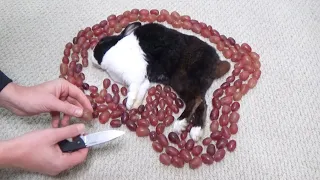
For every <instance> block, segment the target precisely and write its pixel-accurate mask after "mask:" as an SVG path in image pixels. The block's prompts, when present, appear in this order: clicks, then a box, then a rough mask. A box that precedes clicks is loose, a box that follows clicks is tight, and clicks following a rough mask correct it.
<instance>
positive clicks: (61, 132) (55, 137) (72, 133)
mask: <svg viewBox="0 0 320 180" xmlns="http://www.w3.org/2000/svg"><path fill="white" fill-rule="evenodd" d="M84 130H85V127H84V124H73V125H69V126H66V127H60V128H56V129H52V131H51V134H50V137H49V138H51V141H52V142H53V143H58V142H60V141H62V140H64V139H68V138H73V137H76V136H78V135H81V134H83V133H84Z"/></svg>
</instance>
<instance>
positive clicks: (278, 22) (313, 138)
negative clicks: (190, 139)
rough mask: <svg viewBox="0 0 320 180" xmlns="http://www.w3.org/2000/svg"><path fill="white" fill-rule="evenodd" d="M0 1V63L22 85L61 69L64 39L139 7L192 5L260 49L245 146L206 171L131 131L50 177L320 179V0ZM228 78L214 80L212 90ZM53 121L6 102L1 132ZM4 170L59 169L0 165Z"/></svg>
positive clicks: (90, 73)
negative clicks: (174, 162) (163, 153)
mask: <svg viewBox="0 0 320 180" xmlns="http://www.w3.org/2000/svg"><path fill="white" fill-rule="evenodd" d="M0 4H1V5H0V39H1V40H0V47H1V48H0V54H1V56H0V59H1V60H0V69H1V70H2V71H4V72H5V73H6V74H7V75H8V76H10V77H11V78H12V79H13V80H14V81H15V82H18V83H21V84H24V85H33V84H38V83H41V82H44V81H47V80H51V79H54V78H56V77H57V76H58V71H59V63H60V59H61V57H62V56H61V55H62V52H63V47H64V44H65V43H66V42H67V41H70V40H71V39H72V37H73V36H74V35H75V34H76V33H77V32H78V30H80V29H81V28H84V27H86V26H91V25H93V24H95V23H97V22H100V21H101V20H103V19H105V18H106V17H107V16H108V15H109V14H112V13H115V14H119V13H122V12H124V11H125V10H128V9H129V10H130V9H132V8H147V9H152V8H158V9H162V8H166V9H168V10H169V11H173V10H177V11H178V12H179V13H181V14H189V15H190V16H192V18H195V19H198V20H200V21H204V22H207V23H208V24H211V25H212V26H213V27H214V28H215V29H217V30H218V31H219V32H221V33H223V34H225V35H227V36H231V37H234V38H235V39H236V40H237V41H238V42H248V43H249V44H250V45H251V46H252V47H253V49H254V51H256V52H258V53H259V54H260V55H261V62H262V68H261V69H262V73H263V74H262V76H261V79H260V81H259V83H258V85H257V87H256V88H255V89H254V90H252V91H250V92H249V94H248V95H246V96H245V97H244V98H243V100H242V102H241V110H240V111H239V112H240V114H241V120H240V122H239V133H238V134H237V135H236V136H235V137H234V138H235V139H236V140H237V143H238V146H237V150H236V152H234V153H232V154H230V153H228V154H227V156H226V158H225V159H224V160H223V161H222V162H221V163H217V164H214V165H212V166H206V165H203V166H202V167H201V168H200V169H198V170H190V169H189V168H188V167H187V166H185V167H184V168H183V169H176V168H172V167H165V166H163V165H161V164H160V163H159V161H158V155H157V154H156V153H155V152H154V151H153V150H152V148H151V144H150V142H149V141H148V140H146V139H143V138H142V139H141V138H137V137H135V135H134V134H132V133H129V132H128V133H127V134H126V135H125V136H123V137H122V138H119V139H117V140H115V141H113V142H111V143H110V144H108V145H106V146H105V147H104V148H99V149H94V150H91V151H90V155H89V157H88V159H87V161H86V163H85V164H83V165H81V166H78V167H77V168H75V169H73V170H71V171H69V172H68V173H65V174H62V175H61V176H59V177H57V178H52V179H66V180H72V179H79V180H80V179H81V180H82V179H83V180H84V179H116V178H117V179H176V180H177V179H203V180H207V179H225V180H231V179H275V180H278V179H281V180H282V179H288V180H293V179H297V180H301V179H308V180H315V179H320V172H319V167H320V156H319V152H320V151H319V149H320V143H319V140H320V138H319V135H320V131H319V129H320V123H319V119H320V113H319V109H320V105H319V100H320V98H319V97H320V96H319V91H320V83H319V82H320V81H319V78H320V75H319V74H318V73H319V71H320V63H319V56H320V54H319V50H320V45H319V41H320V36H319V33H320V13H319V9H320V3H319V1H317V0H306V1H299V0H296V1H288V0H276V1H258V0H256V1H231V0H224V1H205V0H199V1H197V2H196V1H191V0H189V1H169V0H164V1H163V2H160V1H151V0H147V1H125V0H117V1H102V0H100V1H74V0H72V1H40V0H36V1H9V0H2V1H1V2H0ZM86 75H87V77H88V79H89V82H91V83H95V84H98V83H101V79H102V78H103V74H102V73H101V72H97V71H94V69H93V68H91V67H90V68H88V69H87V70H86ZM221 82H222V81H217V82H215V84H214V85H213V86H212V89H211V90H210V92H212V91H213V90H214V88H215V87H216V86H218V85H219V84H220V83H221ZM208 98H209V97H208ZM209 109H210V108H209ZM49 126H50V123H49V116H47V115H43V116H37V117H32V118H20V117H16V116H13V115H12V114H11V113H9V112H7V111H6V110H3V109H1V110H0V129H1V130H0V139H8V138H13V137H15V136H18V135H21V134H23V133H25V132H29V131H32V130H35V129H40V128H46V127H49ZM105 128H108V127H106V126H102V125H99V124H98V123H97V124H94V125H92V126H89V125H88V126H87V129H88V131H89V132H94V131H96V130H101V129H105ZM122 129H123V130H125V129H124V128H122ZM207 133H208V132H207ZM0 179H1V180H2V179H3V180H9V179H10V180H11V179H32V180H40V179H51V178H48V177H46V176H42V175H39V174H33V173H28V172H24V171H15V170H0Z"/></svg>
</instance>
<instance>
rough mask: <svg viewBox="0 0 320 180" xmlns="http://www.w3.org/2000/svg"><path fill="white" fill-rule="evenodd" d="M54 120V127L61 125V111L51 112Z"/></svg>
mask: <svg viewBox="0 0 320 180" xmlns="http://www.w3.org/2000/svg"><path fill="white" fill-rule="evenodd" d="M50 114H51V117H52V120H51V125H52V127H53V128H57V127H59V122H60V112H57V111H53V112H50Z"/></svg>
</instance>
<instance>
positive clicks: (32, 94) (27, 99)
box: [0, 78, 93, 127]
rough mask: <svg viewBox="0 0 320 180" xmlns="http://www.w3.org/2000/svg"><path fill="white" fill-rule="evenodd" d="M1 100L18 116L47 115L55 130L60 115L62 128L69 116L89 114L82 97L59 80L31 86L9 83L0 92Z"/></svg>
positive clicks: (88, 103) (91, 110) (73, 87)
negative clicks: (61, 115) (48, 114)
mask: <svg viewBox="0 0 320 180" xmlns="http://www.w3.org/2000/svg"><path fill="white" fill-rule="evenodd" d="M1 101H3V102H5V103H2V104H4V105H3V106H5V107H6V108H8V109H9V110H11V111H12V112H13V113H14V114H16V115H20V116H30V115H37V114H40V113H46V112H50V114H51V116H52V127H59V122H60V113H64V116H63V118H62V120H61V125H62V126H66V125H68V124H69V120H70V117H71V116H74V117H83V116H84V115H85V114H87V115H88V114H91V113H92V112H93V109H92V106H91V103H90V101H89V100H88V98H87V97H86V96H85V94H84V93H83V92H82V91H81V90H80V89H79V88H78V87H76V86H75V85H73V84H71V83H70V82H68V81H66V80H64V79H62V78H60V79H56V80H52V81H48V82H45V83H42V84H39V85H35V86H31V87H24V86H19V85H17V84H14V83H10V84H8V85H7V86H6V87H5V88H4V89H3V90H2V91H1V93H0V103H1ZM84 111H86V112H84ZM88 111H89V112H88Z"/></svg>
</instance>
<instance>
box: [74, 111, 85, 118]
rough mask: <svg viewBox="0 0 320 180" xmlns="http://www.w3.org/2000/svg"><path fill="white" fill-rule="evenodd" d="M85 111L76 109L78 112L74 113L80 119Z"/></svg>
mask: <svg viewBox="0 0 320 180" xmlns="http://www.w3.org/2000/svg"><path fill="white" fill-rule="evenodd" d="M82 113H83V110H82V109H76V111H75V112H74V114H75V116H77V117H80V116H82Z"/></svg>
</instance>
